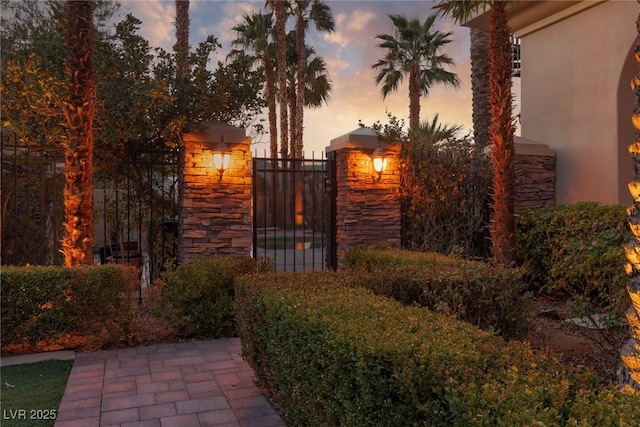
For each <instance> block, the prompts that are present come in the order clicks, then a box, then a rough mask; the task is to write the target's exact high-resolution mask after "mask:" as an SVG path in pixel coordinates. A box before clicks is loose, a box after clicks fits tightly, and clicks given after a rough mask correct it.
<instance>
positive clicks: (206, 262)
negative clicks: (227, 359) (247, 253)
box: [154, 257, 267, 338]
mask: <svg viewBox="0 0 640 427" xmlns="http://www.w3.org/2000/svg"><path fill="white" fill-rule="evenodd" d="M266 269H267V266H266V265H265V264H262V263H260V262H256V261H254V260H252V259H250V258H231V257H209V258H199V259H196V260H194V261H193V262H187V263H183V264H181V265H179V266H178V267H177V268H176V269H174V270H170V271H168V272H166V273H165V274H164V275H163V280H164V284H163V285H161V288H160V292H159V293H160V296H159V298H158V299H157V300H156V301H154V304H155V311H156V313H158V314H159V315H160V316H161V317H162V318H163V319H164V320H165V321H166V322H167V323H168V324H169V325H171V326H172V327H173V328H174V329H175V330H176V333H178V334H179V335H181V336H184V337H208V338H218V337H229V336H234V335H235V334H236V328H235V322H234V318H233V295H234V290H233V284H234V281H235V279H236V277H237V276H239V275H241V274H247V273H253V272H258V271H266Z"/></svg>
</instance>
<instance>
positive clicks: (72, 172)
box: [61, 0, 95, 267]
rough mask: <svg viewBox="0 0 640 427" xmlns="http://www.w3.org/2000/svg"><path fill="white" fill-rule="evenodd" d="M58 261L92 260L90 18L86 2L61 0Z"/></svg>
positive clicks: (91, 24)
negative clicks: (64, 94)
mask: <svg viewBox="0 0 640 427" xmlns="http://www.w3.org/2000/svg"><path fill="white" fill-rule="evenodd" d="M67 20H68V23H67V31H66V44H67V68H68V70H69V100H68V103H67V105H66V109H65V116H66V122H67V128H68V129H67V133H68V139H67V141H65V143H64V148H65V163H64V175H65V186H64V207H65V224H64V236H63V238H62V245H61V250H62V253H63V255H64V265H65V266H68V267H71V266H78V265H81V264H92V263H93V115H94V109H95V84H94V79H93V22H92V2H91V1H73V0H69V1H67Z"/></svg>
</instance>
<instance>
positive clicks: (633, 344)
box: [619, 14, 640, 392]
mask: <svg viewBox="0 0 640 427" xmlns="http://www.w3.org/2000/svg"><path fill="white" fill-rule="evenodd" d="M636 30H637V31H638V38H637V39H636V48H635V58H636V60H637V61H638V62H639V63H640V14H638V18H637V19H636ZM631 87H632V89H633V90H634V92H635V94H636V105H635V108H634V109H633V113H632V115H631V119H632V120H631V122H632V123H633V127H634V129H635V133H634V142H633V144H631V145H630V146H629V152H630V153H631V157H632V159H633V172H634V178H633V181H632V182H631V183H630V184H629V188H630V189H631V190H632V191H631V194H632V195H633V198H634V204H633V206H631V208H630V209H629V225H630V227H631V231H632V232H633V234H634V237H633V238H632V239H631V241H630V242H629V243H628V244H627V245H626V247H625V252H626V253H627V259H628V260H629V264H628V267H627V272H628V273H629V275H630V276H631V277H630V278H629V283H628V285H627V291H628V292H629V297H630V298H631V303H632V304H631V307H630V308H629V310H628V311H627V320H628V321H629V325H630V326H631V338H630V339H629V341H628V342H627V344H626V345H625V346H624V347H623V349H622V351H621V353H620V357H621V359H622V366H621V369H620V374H619V380H620V383H621V384H623V385H624V386H625V389H626V390H628V391H635V392H638V391H640V194H639V193H638V192H637V191H634V190H635V189H637V188H640V72H639V73H638V74H637V75H636V78H635V79H633V81H632V82H631Z"/></svg>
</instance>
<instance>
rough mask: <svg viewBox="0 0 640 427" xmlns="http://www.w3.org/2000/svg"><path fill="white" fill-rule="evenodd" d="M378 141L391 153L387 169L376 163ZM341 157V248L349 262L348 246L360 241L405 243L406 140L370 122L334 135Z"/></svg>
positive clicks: (338, 219)
mask: <svg viewBox="0 0 640 427" xmlns="http://www.w3.org/2000/svg"><path fill="white" fill-rule="evenodd" d="M378 147H380V148H382V149H383V150H384V152H385V155H386V157H387V166H386V168H385V170H384V172H383V173H382V174H381V175H378V174H377V173H376V172H375V171H374V169H373V162H372V155H373V152H374V150H376V149H377V148H378ZM331 152H333V156H334V160H335V162H336V176H335V181H336V182H335V184H334V185H336V201H335V203H336V243H337V248H336V253H337V259H338V265H337V267H338V268H342V267H344V257H345V254H346V251H347V249H349V248H350V247H353V246H357V245H370V244H388V245H390V246H394V247H399V246H400V168H399V157H400V145H399V144H398V143H396V144H387V143H385V142H383V141H381V140H379V138H378V135H377V134H376V133H375V132H374V131H373V130H372V129H369V128H359V129H356V130H354V131H353V132H350V133H347V134H345V135H342V136H340V137H338V138H335V139H333V140H331V145H330V146H329V147H327V153H331Z"/></svg>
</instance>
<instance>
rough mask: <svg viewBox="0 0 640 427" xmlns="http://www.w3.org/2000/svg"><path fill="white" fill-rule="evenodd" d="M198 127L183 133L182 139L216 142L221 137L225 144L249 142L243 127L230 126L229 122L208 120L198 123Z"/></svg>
mask: <svg viewBox="0 0 640 427" xmlns="http://www.w3.org/2000/svg"><path fill="white" fill-rule="evenodd" d="M198 128H199V129H201V130H198V131H194V132H189V133H186V134H185V135H184V139H185V140H188V141H198V142H206V143H214V144H215V143H218V142H220V139H221V137H222V140H223V141H222V142H224V143H226V144H239V143H245V144H248V143H250V141H249V139H250V138H249V137H247V136H246V132H245V130H244V129H243V128H239V127H236V126H231V125H230V124H227V123H224V122H221V121H219V120H210V121H207V122H203V123H200V125H198Z"/></svg>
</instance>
